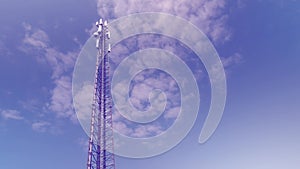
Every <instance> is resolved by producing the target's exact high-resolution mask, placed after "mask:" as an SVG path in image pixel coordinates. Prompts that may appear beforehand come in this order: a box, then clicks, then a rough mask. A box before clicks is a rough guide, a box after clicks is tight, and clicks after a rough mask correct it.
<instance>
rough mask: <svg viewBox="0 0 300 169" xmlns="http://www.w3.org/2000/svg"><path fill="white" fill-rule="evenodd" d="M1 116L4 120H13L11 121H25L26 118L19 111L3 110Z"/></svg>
mask: <svg viewBox="0 0 300 169" xmlns="http://www.w3.org/2000/svg"><path fill="white" fill-rule="evenodd" d="M1 116H2V117H3V118H4V119H11V120H23V119H24V117H23V116H22V115H21V113H20V112H19V111H17V110H10V109H8V110H2V111H1Z"/></svg>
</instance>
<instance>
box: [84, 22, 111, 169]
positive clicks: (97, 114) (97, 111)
mask: <svg viewBox="0 0 300 169" xmlns="http://www.w3.org/2000/svg"><path fill="white" fill-rule="evenodd" d="M96 26H97V28H98V29H97V31H96V32H95V33H94V36H95V38H96V48H97V63H96V72H95V83H94V98H93V104H92V117H91V128H90V139H89V150H88V162H87V169H115V160H114V153H113V149H114V148H113V146H114V145H113V144H114V142H113V128H112V98H111V93H110V76H109V69H110V67H109V58H108V54H109V53H110V50H111V47H110V44H109V43H107V41H108V39H110V32H109V30H108V24H107V21H103V20H102V19H100V20H99V21H98V22H96Z"/></svg>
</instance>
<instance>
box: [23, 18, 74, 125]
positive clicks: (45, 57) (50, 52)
mask: <svg viewBox="0 0 300 169" xmlns="http://www.w3.org/2000/svg"><path fill="white" fill-rule="evenodd" d="M23 27H24V29H25V37H24V39H23V46H21V48H20V49H21V50H22V51H24V52H26V53H29V54H31V55H33V56H34V57H35V58H36V60H37V61H38V62H39V63H40V64H45V65H47V66H49V67H50V69H51V70H52V76H51V78H52V80H53V84H54V85H55V86H54V87H53V88H52V89H51V90H50V93H51V99H50V101H49V102H48V103H46V104H45V107H47V108H48V110H46V111H51V112H53V113H55V114H56V115H57V117H59V118H70V119H71V120H72V121H73V122H75V121H76V118H75V112H74V110H73V106H72V86H71V76H72V70H73V67H74V65H75V61H76V58H77V55H78V52H77V51H71V52H70V51H69V52H61V51H58V50H57V49H56V48H55V47H52V46H51V44H50V40H49V37H48V35H47V33H46V32H44V31H43V30H41V29H34V28H32V26H31V25H30V24H28V23H23Z"/></svg>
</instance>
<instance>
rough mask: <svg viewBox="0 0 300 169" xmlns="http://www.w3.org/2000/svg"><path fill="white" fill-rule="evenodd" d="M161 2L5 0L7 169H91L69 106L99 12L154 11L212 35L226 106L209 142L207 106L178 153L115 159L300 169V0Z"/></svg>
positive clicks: (0, 118) (138, 164) (2, 163)
mask: <svg viewBox="0 0 300 169" xmlns="http://www.w3.org/2000/svg"><path fill="white" fill-rule="evenodd" d="M124 2H125V3H124ZM162 2H165V3H164V5H151V4H155V3H156V0H153V1H150V0H147V1H145V4H147V3H149V4H150V7H151V8H150V7H149V8H146V7H145V6H143V5H141V2H140V1H136V3H132V1H130V0H129V1H128V2H127V1H120V2H119V4H117V5H116V7H115V8H112V9H110V10H108V11H109V13H105V11H101V5H99V7H100V8H99V9H98V10H99V11H98V10H97V2H94V1H93V0H87V1H83V0H79V1H76V2H74V1H70V0H62V1H46V0H45V1H37V0H30V1H26V2H25V1H21V0H11V1H8V0H3V1H2V3H1V6H0V14H1V17H0V22H1V27H0V32H1V34H0V78H1V83H0V100H1V101H0V167H1V168H5V169H17V168H25V169H37V168H44V169H48V168H49V169H53V168H57V169H63V168H64V169H66V168H70V169H71V168H72V169H82V168H85V166H86V159H87V149H86V143H87V136H86V135H85V133H84V131H83V130H82V128H81V126H80V125H79V123H78V122H77V120H76V116H75V115H74V112H73V108H72V104H71V86H70V84H71V73H72V71H73V66H74V62H75V59H76V57H77V55H78V52H79V51H80V48H81V46H82V45H83V44H84V43H85V41H86V40H87V39H88V38H89V30H91V28H92V24H93V23H94V21H95V20H97V19H98V17H99V15H98V13H100V14H103V15H108V14H110V16H107V17H112V18H113V17H119V16H123V15H126V14H128V13H132V12H137V11H138V12H139V11H152V10H153V11H163V12H168V13H171V14H178V15H179V16H181V17H184V18H186V19H189V20H190V21H191V22H193V23H194V24H195V25H197V26H198V27H200V28H201V29H202V30H203V31H204V32H206V33H207V35H208V37H209V38H210V39H211V40H212V42H213V44H214V45H215V47H216V49H217V51H218V53H219V55H220V56H221V57H222V60H223V63H224V64H225V65H226V71H227V75H228V79H227V83H228V96H227V104H226V108H225V112H224V117H223V119H222V121H221V124H220V126H219V127H218V129H217V131H216V133H215V134H214V135H213V137H212V138H211V139H210V140H209V141H208V142H207V143H205V144H203V145H200V144H198V142H197V140H198V136H199V132H200V130H201V127H202V124H203V121H204V119H205V117H206V113H205V110H206V109H207V108H206V107H204V108H202V109H203V110H202V109H201V110H202V112H201V114H200V115H199V116H198V119H197V121H196V125H195V126H194V127H193V129H192V130H191V132H190V134H189V135H188V137H186V139H184V140H183V142H181V143H180V144H179V145H178V146H177V147H175V148H174V149H173V150H171V151H169V152H167V153H165V154H163V155H160V156H158V157H154V158H149V159H142V160H136V159H127V158H122V157H117V158H116V163H117V164H116V167H117V168H118V169H125V168H145V169H147V168H158V169H160V168H173V169H177V168H178V169H179V168H195V169H196V168H197V169H198V168H201V167H202V168H206V169H229V168H230V169H232V168H236V169H238V168H244V169H248V168H249V169H268V168H272V169H281V168H289V169H297V168H299V166H300V162H299V160H298V157H299V156H300V146H299V142H300V134H299V132H300V123H299V121H300V111H299V109H300V106H299V105H300V104H299V102H300V97H299V95H300V87H299V86H300V78H299V77H300V75H299V74H300V68H299V63H300V57H299V53H300V36H299V32H298V31H299V30H300V22H299V17H300V10H299V9H300V3H299V1H296V0H294V1H293V0H275V1H271V0H265V1H260V0H254V1H246V0H228V1H223V0H220V1H210V3H209V1H206V0H202V1H193V0H187V1H184V3H182V4H183V5H182V6H185V7H186V8H179V7H176V8H175V7H174V6H175V5H177V6H178V4H179V3H180V1H169V0H164V1H162ZM170 2H173V3H174V4H171V3H170ZM170 4H171V5H172V7H170ZM197 5H199V6H197ZM182 6H181V7H182ZM197 7H198V8H197ZM184 9H185V10H184ZM191 13H192V14H191ZM193 14H194V15H193ZM200 91H201V90H200ZM204 99H205V98H204ZM203 102H204V103H205V102H209V101H207V100H204V101H203Z"/></svg>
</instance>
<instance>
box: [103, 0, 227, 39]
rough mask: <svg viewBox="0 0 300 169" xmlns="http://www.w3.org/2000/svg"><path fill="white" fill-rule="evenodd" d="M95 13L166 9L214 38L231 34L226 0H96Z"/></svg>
mask: <svg viewBox="0 0 300 169" xmlns="http://www.w3.org/2000/svg"><path fill="white" fill-rule="evenodd" d="M97 2H98V4H97V6H98V14H99V15H100V16H101V17H104V18H108V19H110V18H118V17H121V16H125V15H128V14H132V13H138V12H165V13H170V14H173V15H177V16H180V17H183V18H185V19H187V20H189V21H191V22H192V23H194V24H195V25H196V26H198V27H199V28H200V29H201V30H202V31H204V32H205V33H206V34H207V35H208V36H209V37H211V38H212V40H213V41H214V42H223V41H226V40H228V39H229V38H230V34H231V33H230V31H229V29H228V27H227V25H226V22H227V19H228V14H227V13H226V12H225V7H226V1H225V0H184V1H182V0H121V1H119V0H98V1H97Z"/></svg>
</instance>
